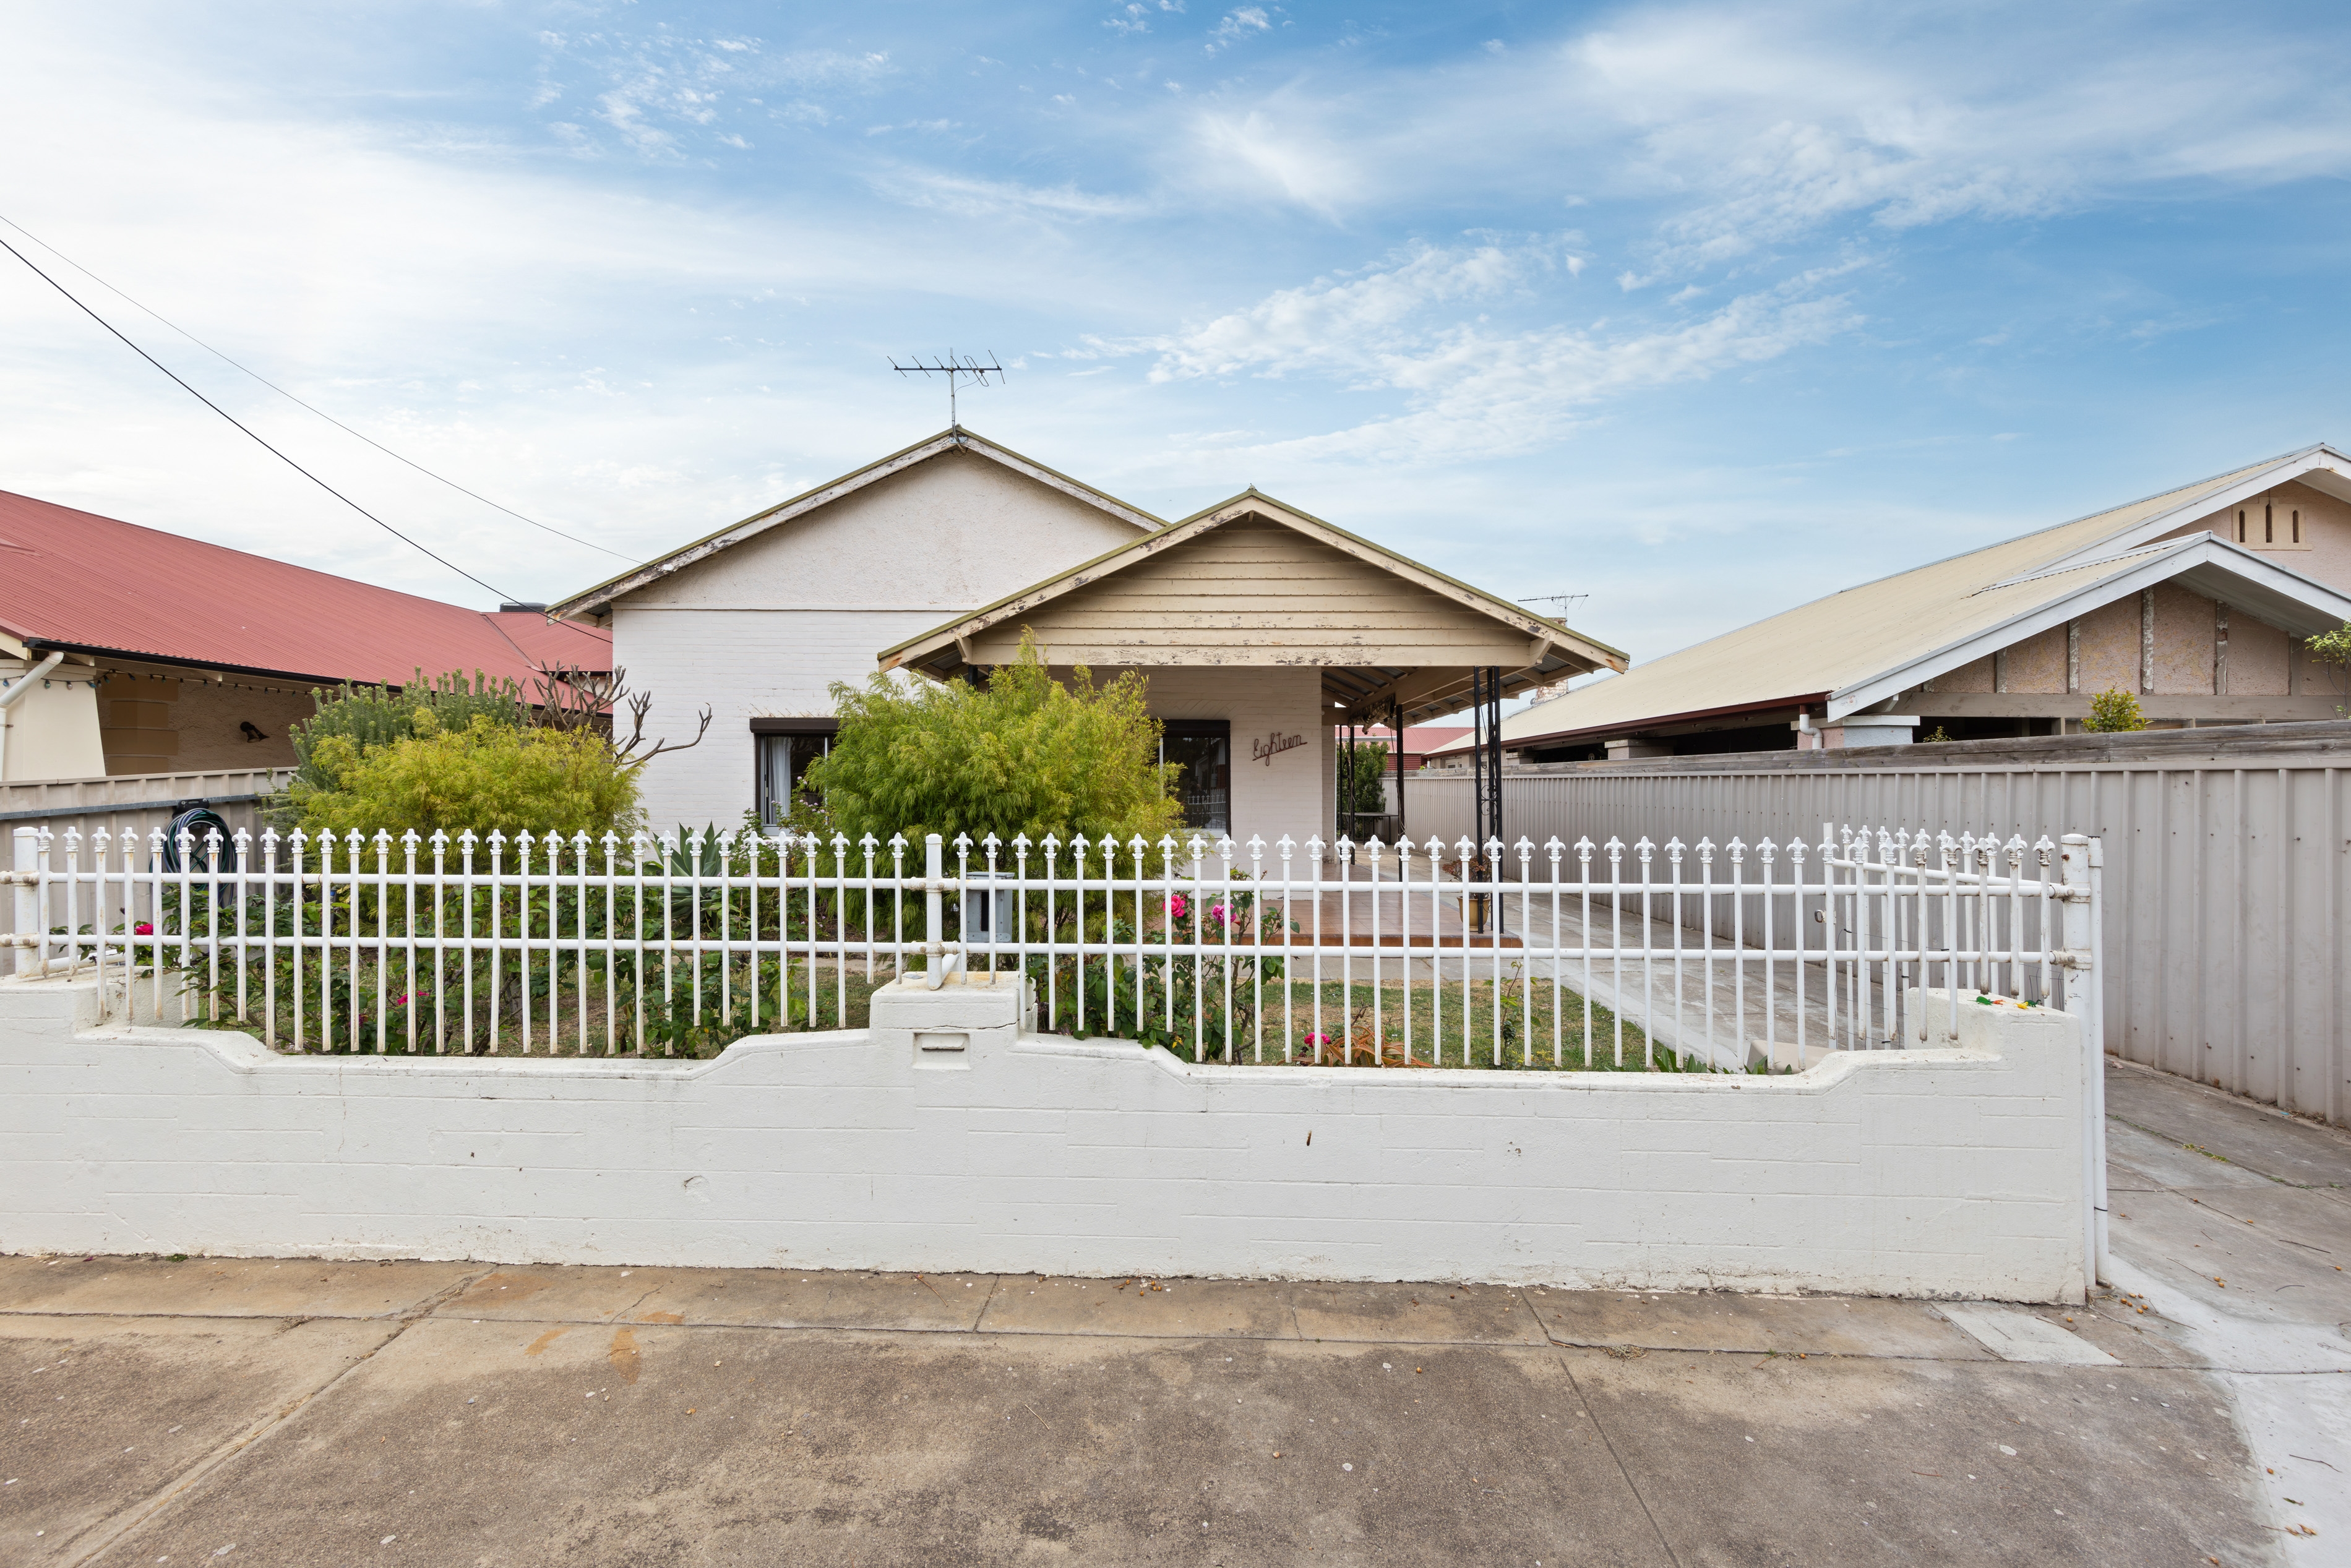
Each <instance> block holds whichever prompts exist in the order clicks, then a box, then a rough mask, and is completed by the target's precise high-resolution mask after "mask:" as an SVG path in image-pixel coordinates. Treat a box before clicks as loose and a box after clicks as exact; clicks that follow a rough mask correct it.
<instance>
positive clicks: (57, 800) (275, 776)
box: [0, 768, 293, 975]
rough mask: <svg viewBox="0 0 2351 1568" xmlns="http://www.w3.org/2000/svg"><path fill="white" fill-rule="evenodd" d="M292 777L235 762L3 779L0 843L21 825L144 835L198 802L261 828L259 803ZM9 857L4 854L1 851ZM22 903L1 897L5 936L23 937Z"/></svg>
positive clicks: (7, 958) (8, 952)
mask: <svg viewBox="0 0 2351 1568" xmlns="http://www.w3.org/2000/svg"><path fill="white" fill-rule="evenodd" d="M292 776H293V769H292V768H232V769H222V770H216V771H214V772H210V773H126V774H122V775H120V776H119V777H116V778H111V779H33V780H28V781H26V782H21V783H8V784H0V841H5V840H6V839H7V838H8V837H9V835H10V833H11V831H13V830H15V829H16V828H47V829H49V830H51V831H54V832H56V833H57V834H58V835H59V836H60V837H62V836H63V835H64V833H65V832H66V831H67V830H68V829H69V828H71V829H78V830H79V831H80V832H81V834H82V836H83V837H84V838H88V837H89V835H90V834H92V833H95V832H97V831H99V830H100V829H103V830H104V831H106V832H108V833H109V834H110V835H111V836H113V837H114V838H116V839H118V840H119V839H120V838H121V837H122V835H123V834H125V833H136V834H138V835H139V836H140V837H141V838H142V839H143V838H144V837H145V836H146V835H147V834H148V833H150V832H152V831H154V830H156V829H158V828H161V827H162V826H163V825H164V824H165V823H167V822H169V821H171V820H172V808H173V807H175V806H177V805H179V804H181V803H182V802H183V801H191V800H197V801H203V802H205V803H206V804H209V805H210V806H211V807H212V809H213V810H215V811H218V812H219V813H220V815H221V820H222V821H225V822H226V823H227V824H228V828H229V831H230V832H231V833H235V831H237V830H238V829H240V828H242V829H245V830H246V831H249V832H256V833H257V832H259V831H261V818H260V815H259V812H258V810H256V805H255V801H256V799H257V798H258V797H260V796H263V795H266V794H269V793H271V792H272V791H274V790H276V789H277V788H278V787H279V786H280V785H282V784H284V783H285V782H286V780H287V779H289V778H291V777H292ZM0 861H5V857H0ZM15 911H16V901H15V900H13V899H7V898H0V936H14V935H16V918H15ZM15 966H16V957H15V950H14V949H13V948H9V947H7V946H0V975H5V974H11V973H13V972H14V971H15Z"/></svg>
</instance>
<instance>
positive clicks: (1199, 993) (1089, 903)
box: [8, 827, 2098, 1071]
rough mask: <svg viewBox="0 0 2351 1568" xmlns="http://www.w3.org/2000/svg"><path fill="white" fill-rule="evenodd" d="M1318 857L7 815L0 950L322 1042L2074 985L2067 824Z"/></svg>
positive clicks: (1527, 1049) (621, 1041) (1557, 1053)
mask: <svg viewBox="0 0 2351 1568" xmlns="http://www.w3.org/2000/svg"><path fill="white" fill-rule="evenodd" d="M1334 847H1335V853H1334V854H1332V855H1331V856H1329V857H1328V858H1327V859H1326V857H1325V856H1324V854H1323V853H1322V851H1323V848H1324V846H1323V845H1322V844H1321V843H1319V842H1315V841H1309V842H1308V843H1306V844H1304V845H1298V844H1294V843H1292V842H1291V841H1289V840H1287V839H1285V840H1283V841H1281V842H1280V843H1279V844H1276V845H1271V846H1269V845H1267V844H1265V843H1264V842H1263V841H1258V840H1252V841H1250V842H1249V843H1248V844H1247V845H1239V844H1236V843H1234V842H1233V841H1231V840H1229V839H1225V840H1220V841H1217V842H1216V843H1214V844H1210V843H1207V842H1206V841H1202V840H1200V839H1197V838H1194V839H1191V840H1189V841H1186V842H1183V843H1178V842H1177V841H1175V840H1174V839H1172V838H1171V839H1162V840H1160V841H1158V842H1157V843H1155V844H1154V843H1147V842H1145V841H1144V840H1142V839H1139V838H1138V839H1132V840H1128V841H1123V842H1121V841H1113V840H1089V839H1087V838H1085V837H1083V836H1079V837H1075V838H1073V839H1071V840H1070V841H1067V842H1063V841H1060V840H1058V839H1055V838H1051V837H1048V838H1046V839H1044V840H1043V841H1040V842H1034V843H1032V842H1030V841H1028V840H1026V839H1025V838H1024V839H1016V840H1014V841H1011V842H1009V843H1004V842H999V841H996V840H994V839H993V838H991V839H989V840H987V841H983V842H980V843H977V844H975V843H973V842H972V841H970V840H968V839H967V838H957V839H956V841H954V842H953V843H952V844H951V845H950V844H948V843H946V842H945V841H943V840H942V839H941V837H940V836H938V835H930V836H929V837H928V838H927V839H926V840H925V841H910V840H908V839H907V838H905V837H904V836H899V837H895V838H893V839H892V840H891V841H889V842H888V843H886V844H884V843H882V842H879V841H876V840H874V839H872V838H871V837H868V838H866V839H865V840H863V841H861V842H859V843H855V844H852V843H851V842H850V841H848V840H846V839H843V838H835V839H833V840H831V841H829V842H826V841H819V840H817V839H815V838H813V837H761V836H756V835H750V834H734V833H721V834H716V835H710V836H706V837H705V835H700V834H695V835H689V836H688V837H687V838H685V839H684V841H680V840H678V839H677V838H675V837H674V836H665V837H662V838H659V839H655V838H653V837H650V836H647V835H643V834H640V835H637V836H635V837H632V838H630V839H626V840H623V839H621V838H618V837H615V836H613V835H610V834H607V835H605V836H604V837H603V838H601V840H591V839H590V838H589V837H588V836H587V835H586V834H575V835H572V836H570V837H568V838H567V837H563V836H560V835H553V834H549V835H542V836H534V835H533V834H531V833H529V832H527V831H526V832H520V833H517V834H515V835H514V836H512V837H511V838H509V837H508V836H507V835H506V834H504V833H502V832H493V833H491V834H489V835H487V836H486V838H477V837H475V835H474V834H472V833H470V832H469V833H465V834H461V835H459V836H458V837H457V838H455V839H454V840H453V839H451V838H449V837H448V836H447V835H445V834H441V833H435V834H433V835H432V836H431V837H430V838H429V839H428V838H423V837H420V836H419V835H417V834H415V833H413V832H409V833H404V834H402V835H401V836H400V837H399V838H398V839H397V840H395V839H394V838H393V837H392V835H391V834H390V833H388V832H378V833H375V834H373V835H371V836H366V837H363V836H362V835H360V834H358V833H351V834H349V835H347V836H345V837H342V838H335V837H331V836H328V837H320V838H317V839H312V838H308V837H306V836H305V835H303V834H301V833H295V834H293V835H291V836H289V837H286V838H280V837H279V836H278V835H277V834H276V833H274V832H265V833H263V834H262V835H260V837H259V839H258V841H256V840H255V839H254V837H253V836H252V835H251V834H249V833H247V832H245V831H238V832H236V833H235V834H234V835H233V836H232V838H231V839H230V840H229V841H226V842H224V841H221V839H220V838H219V836H218V835H216V834H215V835H212V836H210V837H209V838H208V840H207V841H204V842H203V843H197V842H194V841H190V840H189V839H188V838H187V837H186V836H185V835H183V836H182V841H181V842H179V843H178V844H166V843H165V841H164V840H163V837H162V833H161V832H160V831H148V832H145V833H143V834H142V833H137V832H131V833H123V834H109V833H108V832H107V831H104V830H100V831H97V832H94V833H91V834H89V835H87V836H85V835H83V834H81V833H80V832H79V831H78V830H73V829H68V830H67V831H65V832H63V833H62V834H61V833H59V832H57V831H55V830H50V829H45V828H37V827H27V828H20V829H18V830H17V831H16V834H15V842H14V849H15V853H14V870H13V871H12V872H11V873H10V874H9V878H8V880H9V881H10V882H11V883H12V884H13V885H14V891H15V910H16V931H17V932H18V933H19V935H18V936H14V937H11V938H9V940H10V941H11V942H12V943H14V944H15V945H16V946H17V947H18V948H19V949H20V954H19V968H20V971H21V970H25V969H30V970H34V971H37V972H40V973H47V974H54V973H59V972H71V973H76V974H81V975H85V976H88V975H95V976H96V977H98V978H99V979H100V980H102V981H109V982H113V983H114V984H113V986H112V987H108V986H101V988H100V990H101V994H104V995H107V996H109V997H110V998H112V997H120V998H122V1000H123V1002H124V1004H125V1005H126V1006H129V1005H133V1004H137V1005H139V1006H140V1008H141V1010H149V1009H152V1011H153V1012H154V1013H156V1014H158V1015H164V1014H168V1013H172V1012H174V1011H178V1012H184V1013H187V1014H189V1015H190V1016H196V1017H200V1018H201V1019H204V1020H207V1021H217V1022H222V1023H230V1024H234V1025H235V1027H242V1028H249V1029H251V1030H254V1031H255V1032H256V1033H258V1034H259V1035H261V1036H262V1037H263V1038H264V1039H265V1040H269V1041H270V1042H272V1043H273V1044H275V1045H277V1046H278V1047H280V1048H282V1049H287V1050H291V1051H348V1052H353V1053H382V1052H391V1051H398V1052H450V1051H460V1052H482V1051H493V1052H501V1053H511V1052H522V1053H565V1054H593V1053H610V1054H618V1053H622V1052H629V1053H640V1052H642V1053H677V1052H680V1051H688V1052H693V1053H696V1054H700V1053H705V1052H707V1051H709V1050H711V1049H713V1048H715V1047H716V1046H721V1045H723V1044H724V1043H726V1040H732V1039H735V1038H738V1037H740V1036H743V1035H747V1034H755V1033H763V1032H776V1031H779V1030H795V1029H837V1028H853V1027H858V1026H859V1025H862V1022H863V1017H862V1013H863V1004H864V998H866V997H867V996H868V995H869V994H870V993H871V991H872V988H873V987H874V986H875V985H876V984H879V983H882V982H884V981H886V980H888V979H890V978H892V977H894V976H895V975H897V974H898V973H900V972H901V971H903V970H907V969H912V968H915V967H923V968H926V969H927V970H928V971H929V972H930V974H931V975H932V977H933V978H934V982H935V983H936V981H937V980H938V979H939V978H941V977H944V976H945V974H946V973H947V972H948V971H950V970H951V969H953V968H955V967H958V966H961V967H972V968H988V969H1009V968H1020V969H1026V970H1028V971H1029V973H1030V974H1031V975H1032V976H1033V977H1034V978H1035V981H1036V988H1037V992H1038V998H1039V1002H1040V1009H1041V1017H1040V1027H1042V1028H1044V1029H1047V1030H1055V1031H1059V1032H1064V1033H1071V1034H1077V1035H1117V1036H1121V1037H1123V1038H1134V1039H1140V1040H1144V1041H1146V1042H1147V1043H1155V1044H1164V1045H1166V1046H1168V1047H1169V1048H1170V1049H1172V1050H1175V1051H1178V1052H1179V1053H1181V1054H1184V1055H1186V1056H1189V1057H1190V1058H1192V1059H1193V1060H1195V1061H1209V1060H1214V1061H1247V1062H1257V1063H1284V1062H1305V1063H1321V1064H1336V1065H1384V1066H1409V1067H1428V1066H1458V1067H1468V1066H1477V1067H1492V1068H1524V1069H1543V1070H1553V1071H1556V1070H1561V1069H1584V1070H1612V1071H1613V1070H1622V1069H1634V1070H1664V1071H1745V1070H1754V1069H1761V1070H1763V1071H1774V1070H1797V1069H1802V1067H1805V1066H1807V1065H1809V1064H1811V1063H1812V1062H1813V1061H1817V1060H1818V1059H1819V1058H1820V1057H1821V1056H1822V1054H1823V1053H1824V1052H1826V1051H1839V1050H1883V1049H1899V1048H1901V1047H1903V1046H1905V1045H1916V1044H1927V1043H1940V1042H1941V1041H1943V1040H1948V1039H1949V1038H1951V1035H1952V1030H1953V1025H1952V1021H1951V1020H1950V1019H1948V1018H1945V1019H1934V1018H1926V1017H1917V1016H1912V1009H1911V1007H1910V1004H1909V1003H1908V1002H1907V1000H1906V998H1907V995H1908V994H1909V993H1912V992H1914V991H1917V990H1919V989H1928V988H1939V989H1947V990H1951V991H1969V992H1981V993H1989V994H1991V995H1993V996H1997V997H2003V998H2012V999H2015V1000H2018V1001H2022V1002H2025V1003H2028V1004H2036V1005H2051V1006H2057V1007H2062V1008H2064V1009H2067V1010H2071V1011H2091V1012H2093V1013H2095V1006H2096V1000H2097V988H2096V987H2095V984H2093V983H2092V977H2093V974H2094V966H2095V949H2096V934H2097V922H2098V910H2097V875H2098V873H2097V869H2096V846H2095V843H2094V842H2093V841H2090V840H2087V839H2085V838H2082V837H2079V836H2070V837H2068V838H2067V839H2066V840H2065V841H2064V843H2063V844H2062V845H2061V844H2058V843H2053V842H2052V841H2049V840H2048V839H2045V838H2044V839H2043V840H2042V841H2040V842H2038V843H2035V844H2027V843H2026V842H2024V841H2023V840H2022V839H2021V838H2015V837H2011V838H2009V839H2007V840H2005V841H2003V840H2001V839H1999V838H1998V837H1996V836H1992V835H1985V836H1983V837H1977V836H1974V835H1970V834H1960V835H1957V836H1954V835H1950V834H1935V835H1932V836H1930V835H1928V834H1925V833H1913V832H1908V831H1890V830H1874V831H1854V830H1852V829H1835V828H1823V831H1822V837H1821V838H1820V840H1819V841H1816V842H1805V841H1788V842H1785V843H1774V842H1772V841H1768V840H1767V841H1762V842H1760V843H1754V844H1749V843H1745V842H1742V841H1740V840H1737V839H1733V840H1731V841H1729V842H1728V843H1726V844H1721V845H1717V844H1715V843H1713V842H1711V841H1707V840H1703V839H1702V840H1700V841H1698V842H1697V843H1695V844H1687V845H1686V844H1684V843H1682V842H1681V841H1678V840H1669V841H1667V842H1665V843H1664V844H1662V845H1661V844H1657V843H1656V842H1654V841H1651V840H1650V839H1648V838H1646V837H1644V838H1640V839H1638V840H1637V841H1635V842H1633V843H1630V844H1627V843H1625V841H1622V840H1620V839H1611V840H1610V841H1608V842H1606V843H1604V844H1595V843H1593V841H1591V840H1589V839H1583V840H1579V841H1577V842H1575V843H1574V844H1573V845H1571V844H1568V843H1565V842H1562V841H1561V840H1559V839H1557V838H1553V839H1552V840H1551V841H1548V842H1547V843H1544V844H1542V845H1541V846H1537V845H1535V844H1533V843H1531V842H1530V841H1527V840H1524V839H1521V840H1520V841H1518V842H1517V843H1516V844H1515V845H1511V846H1507V847H1506V846H1505V845H1503V844H1502V843H1501V842H1499V841H1494V842H1492V843H1489V845H1487V846H1486V851H1485V853H1484V854H1483V855H1480V854H1479V853H1478V852H1477V846H1475V845H1473V844H1472V843H1470V842H1469V841H1468V840H1466V839H1464V840H1459V841H1456V842H1454V843H1452V844H1444V843H1440V842H1438V841H1436V840H1433V839H1432V840H1430V841H1426V843H1421V844H1416V843H1413V842H1411V841H1404V842H1400V843H1397V844H1395V845H1386V844H1382V843H1380V842H1379V841H1376V840H1374V841H1369V842H1366V843H1363V844H1354V843H1351V842H1349V841H1346V840H1341V841H1339V842H1338V843H1337V845H1336V846H1334ZM910 861H914V862H918V863H914V864H910V863H909V862H910ZM1465 873H1466V874H1465ZM141 998H143V1002H142V1001H141ZM2086 1021H2087V1023H2088V1025H2089V1027H2090V1029H2091V1030H2092V1033H2091V1036H2090V1038H2092V1039H2095V1038H2097V1037H2096V1033H2095V1030H2096V1019H2095V1016H2093V1017H2092V1018H2090V1019H2087V1020H2086Z"/></svg>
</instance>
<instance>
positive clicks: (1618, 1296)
mask: <svg viewBox="0 0 2351 1568" xmlns="http://www.w3.org/2000/svg"><path fill="white" fill-rule="evenodd" d="M1527 1300H1528V1301H1529V1302H1530V1304H1531V1307H1532V1310H1533V1312H1534V1313H1535V1316H1536V1318H1537V1319H1538V1320H1539V1321H1540V1322H1541V1324H1542V1326H1543V1328H1544V1329H1545V1330H1546V1331H1547V1332H1548V1333H1549V1334H1550V1336H1551V1338H1552V1341H1553V1342H1554V1343H1560V1344H1572V1345H1582V1346H1589V1347H1600V1348H1605V1347H1607V1346H1611V1345H1638V1346H1640V1347H1641V1348H1643V1349H1646V1350H1705V1351H1731V1352H1739V1353H1744V1354H1777V1355H1877V1356H1904V1355H1912V1356H1926V1357H1931V1358H1936V1359H1941V1360H1958V1361H1982V1360H1989V1359H1991V1352H1990V1351H1988V1350H1986V1349H1985V1348H1984V1347H1983V1346H1982V1344H1980V1343H1978V1342H1977V1341H1976V1340H1974V1339H1973V1338H1971V1337H1970V1336H1969V1335H1968V1334H1966V1333H1961V1332H1960V1331H1959V1330H1958V1329H1956V1328H1954V1327H1953V1326H1952V1325H1951V1324H1950V1323H1949V1322H1947V1321H1946V1320H1945V1319H1943V1318H1942V1317H1941V1316H1940V1315H1938V1313H1937V1312H1935V1311H1934V1310H1933V1309H1932V1308H1931V1307H1928V1305H1926V1304H1925V1303H1923V1302H1919V1301H1889V1300H1885V1299H1882V1298H1876V1297H1868V1296H1750V1295H1740V1294H1739V1293H1737V1292H1734V1291H1698V1292H1691V1293H1687V1294H1663V1293H1644V1292H1641V1291H1536V1290H1531V1291H1528V1292H1527Z"/></svg>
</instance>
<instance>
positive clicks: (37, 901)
mask: <svg viewBox="0 0 2351 1568" xmlns="http://www.w3.org/2000/svg"><path fill="white" fill-rule="evenodd" d="M14 838H15V840H16V852H15V854H14V857H13V861H12V864H11V867H10V869H11V870H12V871H13V872H14V873H15V874H14V875H13V876H12V877H11V878H10V879H9V880H10V881H12V882H14V883H16V919H15V921H14V922H13V923H12V924H11V925H9V927H8V929H9V931H10V932H11V933H12V934H13V935H14V936H16V941H15V942H14V943H11V944H10V946H12V947H13V948H14V949H15V953H16V954H24V953H28V952H34V951H38V952H39V954H40V957H39V958H38V959H36V960H34V962H35V964H36V965H37V967H36V968H35V969H34V970H33V972H34V973H36V974H41V973H45V972H46V971H47V968H48V963H47V959H48V956H49V953H48V943H47V939H46V938H47V930H46V928H45V927H44V926H43V925H42V924H41V890H40V887H39V886H38V884H37V876H38V873H39V869H40V862H41V830H40V829H38V828H19V829H17V830H16V833H15V835H14ZM36 943H38V944H39V946H38V947H36V946H35V944H36ZM8 967H9V970H10V972H11V973H13V974H20V975H21V974H23V973H25V971H26V960H25V959H24V958H22V957H21V956H15V955H12V956H10V958H9V960H8Z"/></svg>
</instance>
